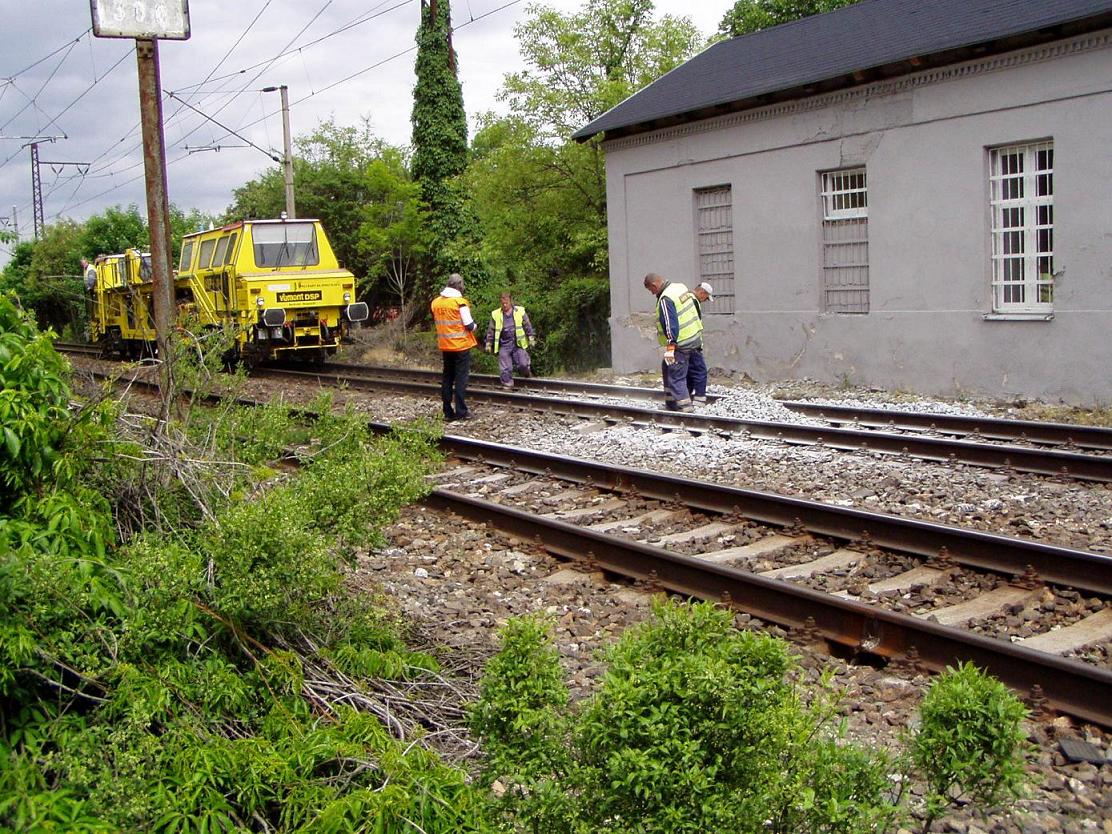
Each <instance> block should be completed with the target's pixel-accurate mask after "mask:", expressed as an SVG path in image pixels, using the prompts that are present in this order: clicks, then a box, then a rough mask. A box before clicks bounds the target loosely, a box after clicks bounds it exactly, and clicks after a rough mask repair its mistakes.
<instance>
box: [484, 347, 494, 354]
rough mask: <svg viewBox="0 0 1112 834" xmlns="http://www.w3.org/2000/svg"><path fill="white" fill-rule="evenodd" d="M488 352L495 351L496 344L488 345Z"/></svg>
mask: <svg viewBox="0 0 1112 834" xmlns="http://www.w3.org/2000/svg"><path fill="white" fill-rule="evenodd" d="M486 352H487V353H494V345H487V346H486Z"/></svg>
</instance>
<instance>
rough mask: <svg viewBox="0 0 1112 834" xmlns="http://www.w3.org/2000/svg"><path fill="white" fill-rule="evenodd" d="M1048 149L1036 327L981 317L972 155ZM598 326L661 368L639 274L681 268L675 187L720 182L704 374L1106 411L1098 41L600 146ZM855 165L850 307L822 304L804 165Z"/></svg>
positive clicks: (985, 262)
mask: <svg viewBox="0 0 1112 834" xmlns="http://www.w3.org/2000/svg"><path fill="white" fill-rule="evenodd" d="M1042 139H1053V142H1054V149H1055V160H1054V165H1055V180H1054V212H1055V216H1054V226H1055V228H1054V235H1055V268H1056V269H1063V268H1064V269H1065V273H1064V274H1063V275H1062V276H1061V277H1060V279H1059V281H1058V283H1057V286H1056V287H1055V297H1054V317H1053V319H1052V320H1050V321H1032V320H1028V321H986V320H985V319H984V315H985V314H986V313H990V312H991V311H992V292H991V265H990V257H989V256H990V246H991V242H990V225H991V218H990V214H989V208H988V150H987V148H989V147H992V146H999V145H1003V144H1010V143H1019V142H1028V141H1036V140H1042ZM606 150H607V157H606V165H607V197H608V205H609V235H610V276H611V310H612V318H611V333H612V343H613V361H614V366H615V368H616V369H617V370H620V371H633V370H650V369H653V368H656V367H658V366H659V355H658V347H657V345H656V339H655V332H654V325H653V319H652V309H653V299H652V297H651V295H649V294H648V293H647V292H646V291H645V290H644V289H643V287H642V284H641V279H642V277H643V276H644V274H645V273H646V272H649V271H655V272H660V273H661V274H663V275H665V276H666V277H668V278H671V279H674V280H679V281H683V282H685V283H690V282H691V281H692V279H693V278H694V276H695V275H696V274H697V269H698V263H697V257H696V251H695V245H696V244H695V230H694V209H693V195H692V190H693V189H695V188H700V187H707V186H715V185H724V184H730V185H731V187H732V195H733V231H734V259H735V291H736V294H737V296H736V308H735V309H736V312H735V313H734V314H733V315H707V316H706V317H705V324H706V328H707V335H706V344H707V347H706V353H707V360H708V364H710V366H711V367H712V368H715V367H718V368H723V369H727V370H730V371H736V372H745V373H747V374H749V375H750V376H751V377H753V378H754V379H758V380H775V379H785V378H798V377H810V378H814V379H819V380H823V381H826V382H834V383H836V382H839V381H843V380H848V381H851V382H853V383H856V384H869V385H878V386H884V387H889V388H905V389H910V390H915V391H920V392H923V393H934V394H949V395H954V394H961V393H969V394H978V395H989V396H997V397H1014V396H1025V397H1039V398H1043V399H1049V400H1063V401H1065V402H1071V403H1083V404H1089V403H1097V402H1105V403H1107V402H1112V31H1106V32H1102V33H1098V34H1096V35H1092V36H1086V37H1085V38H1080V39H1077V40H1076V41H1068V42H1062V43H1059V44H1056V45H1051V46H1048V47H1041V48H1039V49H1034V50H1028V51H1021V52H1017V53H1012V54H1010V55H1008V56H999V57H996V58H992V59H987V60H986V61H984V62H970V63H968V64H965V65H959V66H957V67H953V68H948V69H946V70H937V71H932V72H928V73H923V74H921V75H919V76H911V77H908V78H905V79H900V80H896V81H894V82H887V83H884V84H877V85H872V86H869V87H865V88H860V89H858V90H856V91H851V92H849V93H846V94H834V95H832V96H828V97H820V98H816V99H814V100H808V101H806V102H801V103H795V104H789V105H784V106H780V107H776V108H769V110H768V111H755V112H751V113H747V114H739V115H737V116H732V117H723V118H721V119H717V120H714V121H710V122H704V123H700V124H698V125H693V126H683V127H679V128H672V129H668V130H663V131H658V132H657V133H655V134H649V135H647V136H642V137H632V138H630V139H625V140H617V141H614V142H610V143H607V146H606ZM856 165H865V166H866V167H867V171H868V178H869V179H868V191H869V283H870V291H871V292H870V312H869V313H868V314H867V315H839V314H831V313H825V312H823V310H822V307H821V301H822V294H821V291H820V290H821V284H822V278H821V269H820V263H821V234H822V229H821V207H820V202H819V197H818V190H819V188H818V183H819V174H818V172H820V171H824V170H831V169H834V168H839V167H846V166H856Z"/></svg>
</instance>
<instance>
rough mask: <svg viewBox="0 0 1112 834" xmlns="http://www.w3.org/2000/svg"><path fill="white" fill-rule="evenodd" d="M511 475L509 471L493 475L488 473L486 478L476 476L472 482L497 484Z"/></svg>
mask: <svg viewBox="0 0 1112 834" xmlns="http://www.w3.org/2000/svg"><path fill="white" fill-rule="evenodd" d="M509 477H510V473H509V472H495V473H494V474H493V475H487V476H486V477H485V478H476V479H475V480H473V481H472V482H471V483H472V484H497V483H500V482H502V481H505V480H506V479H507V478H509Z"/></svg>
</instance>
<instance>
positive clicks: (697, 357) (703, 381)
mask: <svg viewBox="0 0 1112 834" xmlns="http://www.w3.org/2000/svg"><path fill="white" fill-rule="evenodd" d="M687 390H688V391H690V392H691V396H693V397H705V396H706V395H707V363H706V360H704V359H703V349H702V348H699V349H698V350H694V351H692V352H691V358H690V360H688V363H687Z"/></svg>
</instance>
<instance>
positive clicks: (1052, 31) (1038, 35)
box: [572, 13, 1112, 143]
mask: <svg viewBox="0 0 1112 834" xmlns="http://www.w3.org/2000/svg"><path fill="white" fill-rule="evenodd" d="M1108 28H1112V13H1105V14H1100V15H1095V16H1092V17H1088V18H1084V19H1082V20H1077V21H1071V22H1068V23H1061V24H1057V25H1055V26H1048V27H1044V28H1042V29H1036V30H1033V31H1030V32H1024V33H1022V34H1018V35H1012V36H1009V37H1006V38H1000V39H997V40H992V41H983V42H981V43H978V44H971V45H968V46H962V47H958V48H955V49H948V50H944V51H942V52H935V53H931V54H928V55H921V56H914V57H911V58H906V59H903V60H900V61H895V62H892V63H888V64H883V65H880V66H876V67H868V68H865V69H859V70H855V71H854V72H852V73H847V74H844V75H839V76H834V77H832V78H826V79H822V80H820V81H816V82H813V83H808V84H802V85H799V86H796V87H789V88H785V89H782V90H775V91H772V92H769V93H765V94H762V95H758V96H751V97H748V98H744V99H737V100H734V101H726V102H721V103H718V104H715V105H712V106H709V107H701V108H698V109H695V110H689V111H685V112H683V113H675V114H672V115H668V116H663V117H661V118H658V119H651V120H648V121H644V122H637V123H634V124H629V125H620V126H618V127H616V128H612V129H610V130H594V131H591V130H590V125H586V126H585V127H584V128H582V129H581V130H579V131H578V132H576V133H574V134H572V139H574V140H575V141H577V142H580V143H582V142H587V141H589V140H590V139H592V138H594V137H596V136H598V135H599V134H605V136H603V139H605V140H607V141H609V140H613V139H621V138H624V137H627V136H634V135H636V134H640V133H650V132H652V131H654V130H661V129H663V128H667V127H675V126H676V125H680V124H688V123H690V122H697V121H703V120H705V119H712V118H715V117H718V116H725V115H729V114H731V113H738V112H741V111H744V110H755V109H757V108H759V107H767V106H769V105H772V104H780V103H782V102H785V101H793V100H797V99H804V98H810V97H812V96H817V95H823V94H824V93H832V92H836V91H838V90H844V89H848V88H850V87H858V86H863V85H865V84H871V83H874V82H876V81H884V80H887V79H890V78H898V77H900V76H903V75H911V74H912V73H916V72H922V71H923V70H928V69H937V68H939V67H944V66H951V65H953V64H960V63H962V62H963V61H971V60H975V59H977V58H983V57H986V56H988V55H998V54H1001V53H1005V52H1013V51H1015V50H1017V49H1025V48H1028V47H1031V46H1038V45H1039V44H1043V43H1049V42H1051V41H1055V40H1061V39H1063V38H1067V37H1073V36H1076V35H1081V34H1085V33H1088V32H1095V31H1099V30H1101V29H1108ZM600 120H601V117H600Z"/></svg>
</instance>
